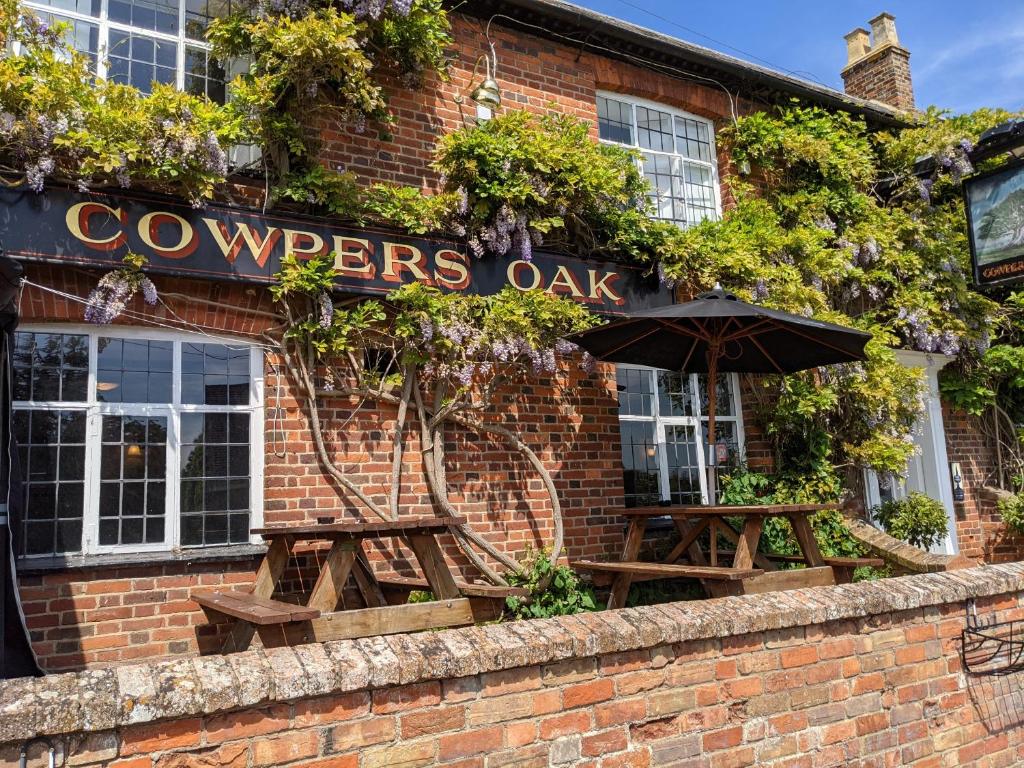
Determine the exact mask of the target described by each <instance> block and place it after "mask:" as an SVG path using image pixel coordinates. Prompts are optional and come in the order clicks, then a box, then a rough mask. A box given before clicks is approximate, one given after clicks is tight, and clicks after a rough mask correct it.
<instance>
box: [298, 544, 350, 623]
mask: <svg viewBox="0 0 1024 768" xmlns="http://www.w3.org/2000/svg"><path fill="white" fill-rule="evenodd" d="M356 546H357V544H356V542H354V541H351V540H345V539H335V541H334V543H333V544H331V550H330V552H328V553H327V557H326V558H325V559H324V564H323V566H321V568H320V575H319V576H318V577H317V580H316V585H315V586H314V587H313V591H312V592H311V593H310V595H309V600H308V601H307V602H306V606H307V607H308V608H316V609H317V610H318V611H320V613H333V612H334V611H335V610H337V608H338V601H339V600H341V593H342V591H343V590H344V589H345V582H346V581H348V575H349V574H350V573H351V572H352V564H353V563H355V561H356Z"/></svg>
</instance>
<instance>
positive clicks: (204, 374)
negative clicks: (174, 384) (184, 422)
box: [181, 344, 251, 405]
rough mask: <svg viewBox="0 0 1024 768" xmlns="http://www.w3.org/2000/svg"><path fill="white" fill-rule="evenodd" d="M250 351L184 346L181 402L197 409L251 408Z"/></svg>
mask: <svg viewBox="0 0 1024 768" xmlns="http://www.w3.org/2000/svg"><path fill="white" fill-rule="evenodd" d="M249 354H250V353H249V347H244V346H237V347H236V346H228V345H225V344H182V345H181V370H182V377H181V401H182V402H183V403H195V404H198V405H248V404H249V386H250V383H251V379H250V377H249Z"/></svg>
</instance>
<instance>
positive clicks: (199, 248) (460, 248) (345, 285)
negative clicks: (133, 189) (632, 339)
mask: <svg viewBox="0 0 1024 768" xmlns="http://www.w3.org/2000/svg"><path fill="white" fill-rule="evenodd" d="M0 206H2V207H0V244H2V247H3V249H4V250H5V252H6V253H7V254H9V255H11V256H14V257H16V258H20V259H24V260H29V261H43V262H56V263H61V264H79V265H83V266H96V267H111V266H115V265H117V264H120V262H121V258H122V257H123V256H124V255H125V254H126V253H128V252H129V251H131V252H134V253H139V254H142V255H143V256H145V257H146V258H147V259H148V260H149V266H148V267H147V269H148V270H151V271H153V272H157V273H163V274H168V275H176V276H181V277H201V278H210V279H216V280H232V281H241V282H248V283H271V282H273V281H274V275H275V274H276V273H277V272H278V271H279V269H280V267H281V259H282V258H283V257H284V256H285V255H286V254H295V255H296V256H298V257H299V258H310V257H313V256H315V255H320V254H334V259H335V268H336V269H337V271H338V274H339V277H338V280H337V283H336V285H337V288H338V290H339V291H346V292H350V293H360V294H378V295H380V294H385V293H387V292H389V291H391V290H393V289H395V288H397V287H398V286H400V285H402V284H403V283H408V282H421V283H425V284H427V285H432V286H436V287H437V288H439V289H441V290H444V291H465V292H467V293H476V294H481V295H489V294H494V293H497V292H498V291H500V290H501V289H502V288H503V287H504V286H506V285H513V286H515V287H516V288H518V289H520V290H530V289H535V288H539V289H542V290H544V291H547V292H549V293H552V294H557V295H561V296H566V297H568V298H572V299H575V300H577V301H580V302H582V303H585V304H587V305H588V306H589V307H590V308H591V309H593V310H594V311H597V312H602V313H608V314H622V313H625V312H629V311H631V310H636V309H642V308H645V307H654V306H661V305H665V304H671V303H672V292H671V290H669V289H668V288H665V287H663V286H661V285H660V284H659V281H658V279H657V278H656V277H653V276H651V275H646V274H644V272H643V270H640V269H638V268H636V267H631V266H628V265H623V264H616V263H610V262H598V261H590V260H586V259H578V258H573V257H570V256H565V255H561V254H554V253H544V252H535V253H534V255H533V258H532V260H531V261H523V260H517V259H515V258H495V257H485V258H483V259H477V258H474V257H472V256H470V255H468V253H467V250H466V248H465V246H464V244H462V243H458V242H455V241H451V240H443V239H435V238H421V237H410V236H408V235H404V234H399V233H395V232H388V231H385V230H379V229H367V228H360V227H356V226H351V225H343V224H336V223H334V222H331V221H327V220H325V219H318V218H313V217H306V216H292V215H277V214H271V215H266V214H263V213H260V212H258V211H253V210H248V209H243V208H235V207H230V206H224V205H212V204H211V205H207V206H205V207H203V208H198V209H194V208H191V207H190V206H188V205H186V204H182V203H180V202H178V201H172V200H163V199H158V200H154V199H152V198H142V197H133V196H128V195H98V194H96V195H93V194H79V193H76V192H72V191H70V190H67V189H62V188H58V189H47V190H46V192H44V193H43V194H36V193H34V192H32V191H29V190H27V189H5V190H2V191H0Z"/></svg>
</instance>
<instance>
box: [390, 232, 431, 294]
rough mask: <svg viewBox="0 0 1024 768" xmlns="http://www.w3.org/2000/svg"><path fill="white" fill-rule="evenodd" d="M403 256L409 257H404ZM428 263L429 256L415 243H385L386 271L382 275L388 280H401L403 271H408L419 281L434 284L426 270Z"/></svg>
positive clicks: (395, 281) (393, 281) (394, 281)
mask: <svg viewBox="0 0 1024 768" xmlns="http://www.w3.org/2000/svg"><path fill="white" fill-rule="evenodd" d="M402 256H407V257H408V258H406V259H403V258H402ZM426 264H427V257H426V256H425V255H424V254H423V251H421V250H420V249H419V248H417V247H416V246H414V245H405V244H404V243H388V242H385V243H384V273H383V274H382V275H381V277H383V278H384V279H385V280H387V281H388V282H392V283H397V282H401V280H402V276H401V273H402V272H405V271H408V272H411V273H412V275H413V277H415V278H416V280H418V281H419V282H421V283H426V284H427V285H433V281H432V280H431V279H430V276H429V275H428V274H427V272H426Z"/></svg>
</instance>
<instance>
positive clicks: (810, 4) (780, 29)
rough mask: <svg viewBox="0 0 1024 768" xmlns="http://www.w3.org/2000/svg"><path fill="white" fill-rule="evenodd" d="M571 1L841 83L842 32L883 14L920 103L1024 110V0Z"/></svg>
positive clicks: (962, 108) (777, 66) (809, 76)
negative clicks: (891, 22)
mask: <svg viewBox="0 0 1024 768" xmlns="http://www.w3.org/2000/svg"><path fill="white" fill-rule="evenodd" d="M573 1H574V2H576V3H578V4H580V5H584V6H586V7H588V8H593V9H594V10H596V11H600V12H602V13H606V14H609V15H611V16H616V17H618V18H620V19H626V20H628V21H631V22H633V23H634V24H640V25H642V26H645V27H649V28H652V29H657V30H658V31H660V32H663V33H665V34H669V35H672V36H674V37H680V38H682V39H684V40H688V41H690V42H693V43H698V44H700V45H705V46H707V47H709V48H714V49H716V50H719V51H722V52H723V53H728V54H730V55H733V56H737V57H739V58H743V59H747V60H751V61H756V62H757V63H759V64H763V65H766V66H771V67H772V68H774V69H779V70H784V71H786V70H788V71H790V72H791V73H792V74H795V75H797V76H800V77H804V78H806V79H809V80H814V81H817V82H820V83H823V84H825V85H829V86H831V87H833V88H837V89H842V80H841V78H840V77H839V71H840V70H841V69H842V68H843V66H844V65H845V63H846V43H845V42H844V41H843V35H845V34H846V33H847V32H849V31H850V30H851V29H853V28H855V27H864V28H865V29H867V28H869V25H868V20H869V19H871V18H874V17H875V16H877V15H878V14H879V13H881V12H882V11H888V12H890V13H891V14H893V15H894V16H895V17H896V28H897V31H898V33H899V36H900V42H901V43H902V44H903V46H904V47H905V48H907V49H908V50H909V51H910V67H911V73H912V75H913V79H914V93H915V96H916V98H917V105H918V107H925V106H928V105H931V104H935V105H938V106H942V107H946V108H949V109H952V110H954V111H956V112H966V111H970V110H972V109H976V108H978V107H983V106H993V107H1004V108H1006V109H1013V110H1019V109H1022V108H1024V2H1022V1H1021V0H974V2H973V3H964V2H962V1H961V2H952V0H930V1H929V0H867V2H865V1H863V0H785V2H782V1H781V0H710V2H709V1H708V0H704V1H703V2H697V1H696V0H688V1H687V2H683V1H682V0H573ZM640 8H642V9H644V10H639V9H640ZM644 11H650V12H651V13H653V14H656V15H657V16H659V17H663V18H656V17H655V16H652V15H651V13H645V12H644ZM684 27H685V29H684ZM709 38H713V39H709ZM730 46H732V47H730ZM736 49H739V50H736ZM755 57H756V58H755Z"/></svg>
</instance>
